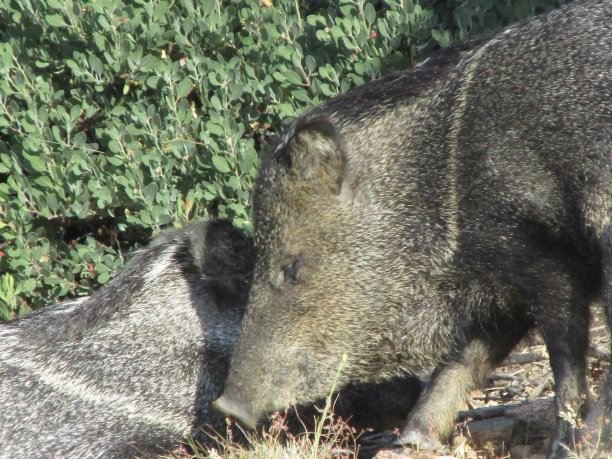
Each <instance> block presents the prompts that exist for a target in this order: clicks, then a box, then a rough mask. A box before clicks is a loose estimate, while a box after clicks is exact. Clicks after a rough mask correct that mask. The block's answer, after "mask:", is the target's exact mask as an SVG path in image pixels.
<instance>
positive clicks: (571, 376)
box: [536, 275, 589, 457]
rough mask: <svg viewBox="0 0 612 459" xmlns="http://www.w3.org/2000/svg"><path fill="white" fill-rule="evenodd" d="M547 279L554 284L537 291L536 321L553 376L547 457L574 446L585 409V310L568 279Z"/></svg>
mask: <svg viewBox="0 0 612 459" xmlns="http://www.w3.org/2000/svg"><path fill="white" fill-rule="evenodd" d="M549 276H550V278H551V279H553V280H556V281H557V282H554V281H553V282H549V283H548V285H547V287H546V288H544V289H543V290H541V291H540V298H539V305H538V306H539V311H540V312H539V313H537V317H536V321H537V327H538V330H539V331H540V333H541V334H542V337H543V339H544V342H545V343H546V347H547V349H548V354H549V359H550V366H551V368H552V371H553V375H554V377H555V406H556V411H557V428H556V432H555V435H554V438H553V441H552V443H551V448H550V453H549V454H550V457H562V456H563V455H564V454H566V453H567V452H568V451H569V450H570V449H574V448H575V446H576V432H577V431H576V428H577V427H578V425H579V424H580V422H581V420H582V416H583V415H584V410H585V408H586V404H585V403H584V402H585V399H586V349H587V343H588V324H589V308H588V299H587V298H586V297H585V296H584V295H583V294H582V290H581V289H580V288H575V287H576V286H572V282H571V280H569V277H570V276H563V275H558V276H556V277H555V276H554V275H549Z"/></svg>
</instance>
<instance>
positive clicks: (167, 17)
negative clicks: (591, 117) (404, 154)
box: [0, 0, 557, 318]
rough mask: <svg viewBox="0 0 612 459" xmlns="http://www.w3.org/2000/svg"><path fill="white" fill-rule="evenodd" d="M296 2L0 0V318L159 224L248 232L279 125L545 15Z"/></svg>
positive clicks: (75, 283) (492, 8) (454, 6)
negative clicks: (256, 184) (467, 40)
mask: <svg viewBox="0 0 612 459" xmlns="http://www.w3.org/2000/svg"><path fill="white" fill-rule="evenodd" d="M303 3H304V4H302V5H299V10H298V9H297V8H298V1H297V0H273V1H268V0H262V1H258V2H255V1H249V2H240V1H231V0H226V1H221V0H200V1H196V0H176V1H172V2H170V1H167V0H154V1H145V0H128V1H125V2H120V1H118V0H75V1H71V0H37V1H35V2H34V1H29V0H25V1H17V0H0V272H1V273H2V274H1V275H0V318H9V317H14V316H16V315H18V314H21V313H22V312H25V311H28V310H31V309H33V308H37V307H40V306H42V305H44V304H48V303H52V302H55V301H58V300H60V299H62V298H64V297H73V296H78V295H84V294H88V293H90V292H91V290H92V289H94V288H96V287H97V286H99V285H100V284H104V283H105V282H107V281H108V279H109V277H110V275H111V273H113V272H116V271H117V269H118V268H119V267H120V266H121V265H122V263H123V256H124V254H125V253H126V251H128V250H129V249H131V248H133V247H138V246H140V245H142V244H145V243H147V241H148V240H149V239H150V237H151V236H152V234H153V233H155V232H157V231H158V230H159V229H160V228H162V227H164V226H169V225H174V226H181V225H184V224H185V223H186V222H188V221H190V220H192V219H198V218H203V217H206V216H207V215H209V214H214V215H217V214H218V215H219V216H221V217H225V218H230V219H232V220H233V221H234V224H235V225H236V226H237V227H240V228H244V229H245V230H247V231H249V230H250V229H251V226H252V224H251V220H250V216H249V205H250V196H251V187H252V183H253V178H254V175H255V172H256V167H257V154H256V152H257V151H258V150H259V149H261V148H263V147H264V145H265V144H266V142H267V139H268V138H269V137H270V136H271V134H272V133H273V131H274V130H276V129H277V128H278V127H279V126H280V123H281V120H283V119H285V118H287V117H291V116H295V115H296V114H297V113H299V112H301V111H302V110H304V109H305V108H307V107H309V106H314V105H316V104H318V103H320V102H321V101H322V100H324V99H327V98H329V97H333V96H334V95H336V94H338V93H341V92H345V91H347V90H348V89H349V88H351V87H353V86H355V85H359V84H362V83H364V82H366V81H369V80H370V79H372V78H375V77H378V76H379V75H381V73H388V72H391V71H394V70H397V69H400V68H404V67H407V66H409V65H412V64H414V62H415V61H416V60H417V59H419V58H420V57H422V56H425V55H427V54H428V53H429V52H431V51H432V50H433V49H435V48H436V47H439V46H445V45H446V44H448V43H450V42H451V41H452V40H453V39H456V38H459V37H460V38H464V37H466V36H468V35H470V34H473V33H477V32H481V31H483V30H486V29H488V28H492V27H497V26H498V25H500V24H505V23H508V22H511V21H514V20H516V19H518V18H520V17H522V16H525V15H529V14H533V13H535V12H539V10H540V9H546V8H550V7H553V6H556V4H557V2H554V1H550V0H548V1H547V0H540V1H536V0H533V1H526V0H522V1H518V2H509V1H505V2H494V1H493V0H468V1H466V2H461V3H460V4H458V3H457V2H451V1H438V2H423V3H422V4H418V3H413V2H411V1H405V0H385V1H382V2H380V1H378V2H370V1H365V0H358V1H346V0H343V1H339V2H323V1H313V2H307V3H306V2H303ZM272 4H273V5H272ZM270 5H272V6H270Z"/></svg>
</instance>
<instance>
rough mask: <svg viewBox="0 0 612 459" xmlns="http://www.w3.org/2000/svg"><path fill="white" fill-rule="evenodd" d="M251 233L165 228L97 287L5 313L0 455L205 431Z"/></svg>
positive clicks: (210, 226)
mask: <svg viewBox="0 0 612 459" xmlns="http://www.w3.org/2000/svg"><path fill="white" fill-rule="evenodd" d="M252 263H253V256H252V253H251V242H250V240H249V239H248V238H246V237H245V236H244V235H242V234H241V233H240V232H239V231H238V230H236V229H234V228H233V227H232V225H231V224H230V223H228V222H224V221H210V222H207V223H201V224H197V225H193V226H191V227H189V228H187V229H184V230H173V231H169V232H167V233H165V234H164V233H162V235H161V236H160V237H158V238H157V239H156V240H155V241H154V242H153V243H152V245H150V246H149V247H147V248H145V249H144V250H142V251H140V252H139V253H137V255H136V256H135V257H134V258H133V259H132V260H131V261H130V262H129V264H128V265H127V267H126V268H125V269H124V270H123V271H122V273H121V274H120V275H119V276H117V277H116V278H115V279H114V280H113V281H112V282H110V283H109V284H108V285H106V286H105V287H103V288H102V289H101V290H100V291H98V292H97V293H95V294H94V295H93V296H91V297H88V298H83V299H80V300H77V301H71V302H67V303H62V304H59V305H56V306H54V307H49V308H45V309H42V310H40V311H37V312H34V313H32V314H30V315H28V316H25V317H23V318H20V319H17V320H15V321H12V322H9V323H6V324H0V457H79V458H85V457H123V456H126V457H133V456H134V455H136V454H138V453H139V452H140V453H146V454H153V453H163V452H166V453H167V452H168V450H170V449H172V448H174V447H176V446H178V444H179V442H180V440H181V439H182V438H184V437H185V436H187V435H193V436H194V437H196V439H199V440H201V441H204V442H206V440H207V439H208V437H207V436H206V435H204V434H202V432H201V428H202V427H204V426H205V425H211V426H212V427H213V428H215V429H220V430H219V431H220V432H224V431H225V427H224V419H223V417H222V416H221V415H219V414H217V413H216V412H215V411H214V410H213V409H212V407H211V403H212V401H213V400H214V398H216V397H217V396H218V394H219V393H220V392H221V388H222V387H223V383H224V380H225V377H226V373H227V369H228V367H229V356H230V355H231V352H232V349H233V346H234V341H235V339H236V337H237V335H238V330H239V327H240V321H241V318H242V313H243V310H244V305H245V303H246V297H247V294H248V286H249V285H248V284H249V282H250V278H251V271H252Z"/></svg>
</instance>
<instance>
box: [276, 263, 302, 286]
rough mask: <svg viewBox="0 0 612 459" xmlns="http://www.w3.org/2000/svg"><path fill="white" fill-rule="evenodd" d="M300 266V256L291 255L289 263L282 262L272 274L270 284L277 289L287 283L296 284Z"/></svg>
mask: <svg viewBox="0 0 612 459" xmlns="http://www.w3.org/2000/svg"><path fill="white" fill-rule="evenodd" d="M302 266H303V262H302V259H301V258H300V257H291V260H290V262H289V263H284V264H282V265H281V266H280V269H279V270H278V271H276V272H275V273H273V274H272V276H271V278H270V284H271V285H272V287H274V288H275V289H277V290H280V289H281V288H282V287H283V286H284V285H286V284H287V283H291V284H297V283H298V282H299V271H300V268H301V267H302Z"/></svg>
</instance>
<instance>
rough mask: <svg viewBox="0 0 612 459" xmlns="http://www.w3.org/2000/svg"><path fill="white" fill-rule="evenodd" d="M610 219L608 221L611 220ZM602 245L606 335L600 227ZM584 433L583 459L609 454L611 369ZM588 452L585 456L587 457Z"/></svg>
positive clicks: (606, 294) (608, 291) (607, 275)
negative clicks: (599, 454) (604, 453)
mask: <svg viewBox="0 0 612 459" xmlns="http://www.w3.org/2000/svg"><path fill="white" fill-rule="evenodd" d="M611 219H612V218H611ZM603 233H604V234H603V236H602V237H601V238H600V239H601V241H602V245H603V246H604V247H603V253H604V267H603V285H602V290H603V292H602V301H601V302H602V305H603V306H604V309H605V312H606V318H607V321H608V331H609V332H611V333H612V227H611V226H610V225H605V226H604V232H603ZM586 425H587V429H586V432H585V433H584V435H583V438H582V439H581V445H580V450H581V451H582V452H583V453H585V457H589V456H588V455H589V454H590V455H591V456H595V454H596V453H597V451H600V452H605V451H609V452H612V367H610V369H608V374H607V376H606V381H605V382H604V384H603V386H602V388H601V390H600V392H599V398H598V399H597V402H596V403H595V405H594V406H593V408H592V409H591V411H589V414H588V416H587V418H586ZM587 451H588V453H587Z"/></svg>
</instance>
